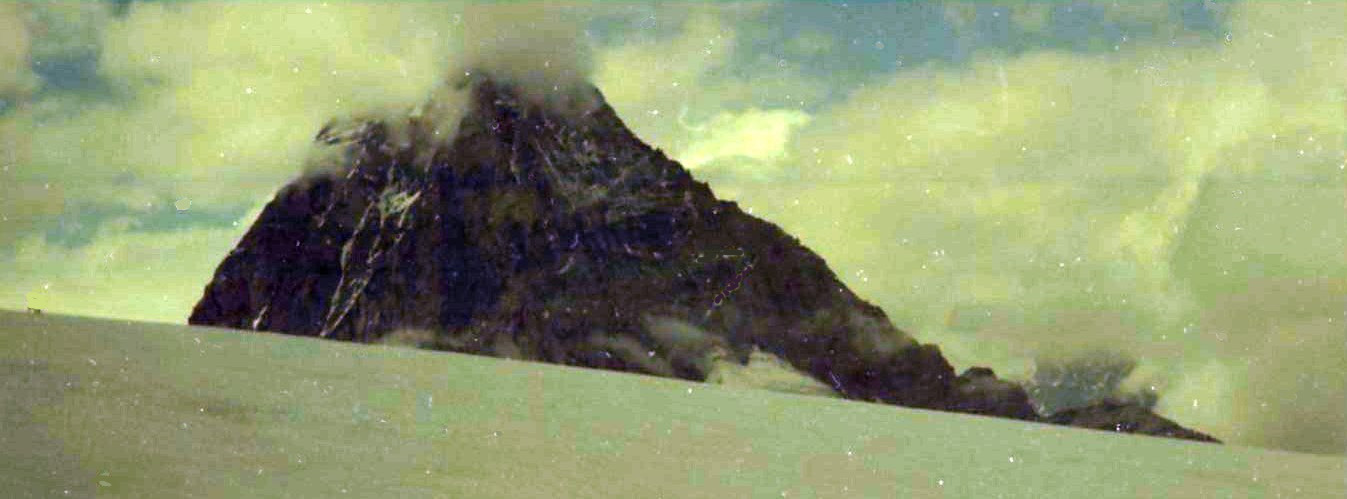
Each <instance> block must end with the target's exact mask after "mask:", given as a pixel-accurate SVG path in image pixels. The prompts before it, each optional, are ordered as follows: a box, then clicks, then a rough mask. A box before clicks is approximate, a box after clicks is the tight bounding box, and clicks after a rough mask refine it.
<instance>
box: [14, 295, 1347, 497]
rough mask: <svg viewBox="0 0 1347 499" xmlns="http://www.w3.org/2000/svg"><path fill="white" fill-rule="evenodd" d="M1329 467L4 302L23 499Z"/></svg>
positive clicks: (700, 490)
mask: <svg viewBox="0 0 1347 499" xmlns="http://www.w3.org/2000/svg"><path fill="white" fill-rule="evenodd" d="M1344 476H1345V475H1344V461H1343V459H1342V458H1341V457H1325V456H1311V455H1302V454H1292V453H1285V452H1276V451H1268V450H1261V449H1251V448H1241V447H1234V446H1220V445H1209V444H1199V443H1192V442H1184V441H1178V440H1168V439H1160V438H1151V437H1140V436H1129V435H1119V434H1112V433H1106V432H1095V431H1088V430H1079V429H1073V428H1064V427H1056V426H1047V425H1039V424H1028V423H1021V422H1016V421H1009V420H999V419H991V418H981V417H974V416H964V415H958V414H947V413H938V412H929V411H920V410H910V409H903V408H896V407H891V406H883V405H875V404H862V403H856V402H848V401H843V400H838V399H831V398H822V397H807V396H798V395H788V394H779V393H771V392H765V391H756V390H749V389H736V388H728V387H717V386H709V385H701V384H693V383H687V382H682V381H677V380H669V379H660V378H653V377H646V376H635V375H627V374H619V373H610V372H601V371H591V370H583V369H574V368H567V367H560V366H551V365H544V364H534V363H524V362H513V361H506V360H498V359H490V358H482V357H472V356H465V355H456V354H447V353H437V352H427V351H416V350H409V349H402V348H393V347H381V346H364V345H354V344H347V343H338V342H328V341H322V340H315V339H308V338H296V337H287V336H280V335H271V334H255V333H240V332H233V331H224V330H218V329H210V328H197V327H187V326H175V325H162V324H145V323H131V322H124V321H107V320H94V319H82V318H69V317H57V316H51V315H28V314H20V313H14V312H3V311H0V490H3V491H7V492H8V493H14V492H17V494H16V495H17V496H18V497H26V496H42V497H46V496H52V495H61V494H62V493H64V492H68V493H69V494H70V495H72V496H89V495H94V494H97V495H99V496H104V495H107V496H127V497H179V496H189V495H191V496H209V497H270V496H282V495H289V496H300V497H315V496H340V495H342V494H346V495H348V496H357V497H384V496H400V497H435V496H438V497H595V496H602V497H698V496H710V497H749V496H755V497H782V496H786V497H801V496H804V497H895V496H922V497H928V496H935V497H941V496H947V497H1095V498H1098V497H1135V496H1187V497H1225V496H1239V497H1243V496H1300V497H1343V496H1344V494H1347V484H1344ZM7 495H9V494H7Z"/></svg>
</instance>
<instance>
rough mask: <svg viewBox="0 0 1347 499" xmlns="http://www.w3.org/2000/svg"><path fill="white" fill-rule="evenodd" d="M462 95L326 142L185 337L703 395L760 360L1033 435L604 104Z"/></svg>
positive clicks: (1006, 399) (996, 386)
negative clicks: (248, 335) (577, 374)
mask: <svg viewBox="0 0 1347 499" xmlns="http://www.w3.org/2000/svg"><path fill="white" fill-rule="evenodd" d="M453 90H454V91H455V92H456V94H453V95H457V96H458V97H459V100H457V101H453V100H452V99H449V100H445V99H441V100H432V101H430V102H428V103H427V104H425V105H423V106H421V107H419V108H417V110H414V111H413V112H412V113H410V114H409V115H407V116H405V117H401V118H397V119H385V120H365V121H360V122H356V123H353V124H347V125H345V126H339V125H337V124H329V126H326V127H324V128H323V130H321V131H320V132H319V133H318V134H317V137H316V139H317V140H318V141H319V142H320V143H322V144H325V145H327V146H328V147H332V148H335V150H337V151H340V152H341V155H340V159H339V161H338V162H339V163H340V164H338V165H336V168H335V169H330V170H326V171H321V172H314V173H311V174H308V175H306V176H304V177H303V178H300V179H298V180H296V181H294V182H292V183H290V184H289V185H287V186H285V187H284V188H283V189H282V190H281V191H280V192H279V193H278V194H277V195H276V197H275V198H274V199H273V200H272V201H271V202H270V203H269V204H268V205H267V206H266V208H265V209H264V211H263V212H262V214H261V215H260V216H259V218H258V219H257V221H256V222H255V223H254V225H253V226H252V227H251V228H250V229H249V231H248V232H247V234H245V235H244V237H243V238H242V240H241V241H240V242H239V244H238V246H237V248H236V249H235V250H234V251H233V252H231V253H230V255H229V256H228V257H227V258H226V259H225V260H224V261H223V262H222V263H221V264H220V266H219V268H218V269H217V271H216V274H215V277H214V279H213V280H212V281H211V283H210V284H209V285H208V286H207V287H206V290H205V294H204V296H203V297H202V299H201V301H200V302H199V303H198V304H197V305H196V307H195V308H194V310H193V311H192V315H191V317H190V319H189V322H190V323H191V324H201V325H213V326H224V327H233V328H239V329H250V330H263V331H275V332H280V333H286V334H295V335H305V336H318V337H324V338H331V339H337V340H347V341H359V342H380V341H389V340H390V339H397V340H398V341H411V342H414V343H416V344H417V345H418V346H421V347H426V348H434V349H441V350H453V351H459V352H467V353H475V354H483V355H494V356H502V357H512V358H520V359H528V360H537V361H544V362H551V363H559V364H569V365H577V366H585V367H591V368H599V369H611V370H620V371H629V372H638V373H645V374H651V375H658V376H668V377H678V378H684V379H692V380H705V379H706V378H707V376H708V375H709V374H710V373H709V370H710V366H711V365H713V364H715V363H716V362H713V361H712V360H711V359H719V361H725V360H728V361H731V362H736V363H738V364H741V365H742V364H747V363H748V362H749V360H750V357H751V356H753V355H755V354H754V352H757V354H756V355H757V356H758V357H760V358H761V357H762V356H764V355H765V356H770V357H772V358H775V359H779V360H781V361H782V362H781V365H789V366H790V367H791V368H793V369H795V370H798V371H800V372H801V373H804V374H806V375H808V376H809V377H811V378H813V379H815V380H817V381H819V382H821V383H823V384H825V385H827V386H828V387H831V388H832V389H833V390H834V391H836V392H837V393H839V394H841V395H843V396H846V397H848V398H853V399H859V400H867V401H878V402H884V403H891V404H899V405H906V406H913V407H924V408H932V409H944V410H954V411H960V412H971V413H977V414H986V415H993V416H1003V417H1013V418H1019V419H1036V418H1037V416H1036V414H1035V413H1034V411H1033V409H1032V406H1030V405H1029V402H1028V398H1027V396H1025V394H1024V391H1023V389H1021V388H1020V387H1019V386H1017V385H1013V384H1010V383H1005V382H1001V381H999V380H996V379H995V378H994V376H992V375H991V374H990V372H987V373H982V372H981V371H978V372H976V373H973V374H970V375H965V376H963V377H956V376H955V375H954V371H953V368H952V367H951V366H950V365H949V363H948V362H947V361H946V360H945V358H944V357H943V356H942V355H941V354H940V351H939V349H938V348H936V347H935V346H933V345H920V344H918V343H917V342H916V341H914V340H913V339H912V338H910V337H909V336H908V335H907V334H905V333H903V332H902V331H899V330H898V329H896V328H895V327H894V326H893V324H892V323H890V322H889V320H888V318H887V317H886V316H885V314H884V312H883V311H881V310H880V309H879V308H878V307H875V306H874V305H872V304H870V303H867V302H865V301H864V300H862V299H860V298H859V297H857V296H856V295H855V294H854V293H853V292H852V291H851V290H849V289H847V287H846V286H845V285H844V284H842V283H841V282H840V281H839V280H838V279H837V277H836V275H835V274H834V273H833V272H832V271H831V270H830V269H829V268H828V266H827V264H826V263H825V262H824V261H823V259H822V258H820V257H819V256H818V255H817V254H815V253H814V252H812V251H810V250H809V249H808V248H805V247H804V246H802V245H801V244H800V242H799V241H798V240H797V239H796V238H794V237H791V236H790V235H788V234H786V233H785V232H783V231H782V230H781V229H779V228H778V227H776V226H775V225H772V224H771V223H768V222H766V221H763V220H760V219H757V218H754V217H752V216H750V215H748V214H746V213H744V212H742V211H741V210H740V209H739V208H738V206H737V205H736V204H735V203H733V202H726V201H721V200H718V199H716V198H715V196H714V195H713V194H712V192H711V189H710V188H709V187H708V186H707V185H706V184H705V183H702V182H698V181H696V180H695V179H693V177H692V175H691V174H689V172H688V171H687V170H685V169H684V168H683V167H682V166H681V165H679V164H678V163H676V162H674V161H672V160H670V159H669V158H667V157H665V155H664V154H663V153H661V152H660V151H658V150H656V149H653V148H651V147H649V146H647V145H646V144H644V143H643V142H641V141H640V140H639V139H638V138H637V137H636V136H635V135H634V134H633V133H632V132H631V131H630V130H629V129H627V127H626V126H625V125H624V124H623V123H622V121H621V120H620V119H619V118H618V116H617V114H616V113H615V112H614V111H613V109H612V108H611V107H609V106H608V105H607V103H605V102H604V100H603V96H602V94H601V93H600V92H599V91H598V90H597V89H595V88H593V87H592V86H589V85H578V86H572V87H571V88H563V87H562V86H560V85H555V86H553V87H539V86H538V85H536V84H527V85H520V84H515V83H511V82H509V81H505V80H501V79H496V78H492V77H491V76H490V75H488V74H486V73H480V72H479V73H468V74H466V75H465V78H464V79H462V80H460V81H459V82H457V84H456V86H455V87H454V88H453ZM460 105H461V106H460ZM719 361H717V362H719ZM767 364H772V363H770V362H769V363H767Z"/></svg>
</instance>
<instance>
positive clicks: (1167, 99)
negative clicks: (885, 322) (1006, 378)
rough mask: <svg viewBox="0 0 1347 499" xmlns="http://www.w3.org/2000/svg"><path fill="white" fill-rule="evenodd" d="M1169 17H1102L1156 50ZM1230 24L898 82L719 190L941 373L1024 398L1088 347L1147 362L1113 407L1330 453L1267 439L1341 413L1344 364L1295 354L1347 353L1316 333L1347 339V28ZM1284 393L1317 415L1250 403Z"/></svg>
mask: <svg viewBox="0 0 1347 499" xmlns="http://www.w3.org/2000/svg"><path fill="white" fill-rule="evenodd" d="M979 8H980V7H979ZM991 8H992V7H988V9H991ZM955 13H956V14H957V13H958V12H957V11H956V12H955ZM975 14H976V15H981V13H980V12H975ZM1057 14H1058V13H1057V12H1056V11H1054V12H1053V13H1052V15H1051V16H1049V22H1055V21H1054V19H1055V16H1057ZM1180 14H1181V12H1179V11H1178V9H1173V8H1168V7H1166V8H1165V9H1159V10H1145V11H1143V12H1140V13H1128V12H1121V11H1119V12H1114V13H1112V14H1109V15H1112V16H1115V17H1116V19H1113V20H1112V21H1110V22H1114V23H1115V24H1118V25H1131V24H1135V23H1132V21H1133V20H1136V19H1138V18H1146V19H1153V18H1155V16H1160V18H1161V19H1165V21H1164V22H1165V23H1167V24H1169V25H1171V27H1170V28H1166V29H1165V30H1161V32H1157V33H1160V34H1163V33H1180V32H1184V31H1183V30H1184V29H1185V28H1184V27H1183V26H1184V23H1183V22H1181V21H1180V20H1176V19H1174V18H1172V17H1165V16H1177V15H1180ZM1026 15H1029V14H1026ZM1033 15H1040V14H1033ZM1222 15H1223V16H1224V17H1223V19H1225V20H1227V25H1225V26H1223V27H1222V30H1223V31H1228V33H1229V36H1212V37H1208V38H1200V39H1201V40H1203V41H1202V42H1201V43H1197V42H1192V41H1185V42H1184V43H1171V41H1172V39H1166V37H1164V36H1158V37H1153V38H1152V39H1146V40H1135V39H1134V40H1131V41H1130V42H1129V43H1125V44H1120V46H1119V47H1118V49H1117V50H1112V47H1109V50H1068V49H1067V48H1043V47H1040V48H1031V49H1027V50H1022V51H1018V52H1012V53H1010V54H1006V53H1004V52H1002V51H986V52H980V53H975V54H973V55H972V56H971V57H970V58H969V59H968V61H967V62H966V63H961V64H950V63H947V62H931V63H928V64H925V65H922V66H920V67H916V68H905V69H901V70H899V71H897V72H895V73H893V74H892V75H891V76H890V77H889V78H888V80H887V81H885V82H882V83H880V84H870V85H866V86H865V87H863V88H858V89H857V90H856V91H854V92H853V93H852V94H851V95H850V96H849V98H848V99H847V100H846V101H845V102H842V103H839V104H837V105H835V106H831V107H829V108H827V109H823V110H820V111H818V112H815V113H812V114H811V116H812V120H811V121H810V122H809V123H808V124H807V125H805V126H803V127H801V128H800V129H799V130H798V131H797V132H796V134H795V135H794V137H793V139H792V140H791V143H792V144H793V147H792V149H791V150H790V151H789V156H788V158H786V159H785V160H783V161H782V162H781V164H783V165H784V166H783V167H782V168H784V169H785V172H786V173H785V174H784V175H779V176H777V177H776V178H775V179H773V180H771V181H768V182H765V183H764V182H762V181H761V180H758V179H754V178H752V177H751V175H750V174H748V173H742V174H737V175H727V176H725V177H724V181H723V182H722V183H720V184H718V185H716V186H715V187H716V188H717V191H718V192H723V191H725V190H732V191H735V192H736V196H737V197H738V199H739V201H740V204H741V205H743V206H746V207H750V208H754V209H756V210H757V213H759V214H762V215H764V216H765V217H766V218H768V219H769V220H772V221H774V222H776V223H778V224H781V225H783V226H784V227H785V228H786V229H787V231H789V232H791V233H793V234H797V235H799V236H800V237H801V239H802V240H803V241H804V242H805V243H806V244H807V245H808V246H810V247H811V248H814V249H815V250H817V251H819V252H820V253H821V254H823V256H825V257H826V258H827V259H828V261H829V264H830V266H832V267H833V268H834V269H835V270H836V271H837V272H838V274H839V275H840V276H842V277H843V278H844V280H845V281H847V283H848V284H849V285H851V286H852V287H853V289H857V290H858V292H860V293H861V294H862V296H866V297H868V298H870V299H873V300H875V301H877V302H878V303H879V304H880V305H881V306H883V307H884V309H885V310H886V311H887V312H888V313H889V314H890V316H891V317H893V318H894V319H895V322H896V323H897V324H898V326H899V327H900V328H903V329H906V330H909V331H911V332H913V334H914V335H915V336H917V337H919V338H921V339H922V340H923V341H934V342H936V343H938V344H940V345H941V347H942V350H944V351H945V352H946V354H947V355H949V357H950V358H951V360H952V362H953V363H954V364H956V365H963V366H969V365H986V364H990V365H992V366H993V367H995V368H996V370H997V371H998V372H1001V373H1006V374H1009V375H1010V376H1012V377H1015V378H1019V379H1029V378H1030V377H1032V376H1033V375H1034V372H1035V365H1034V361H1033V359H1036V358H1039V359H1043V360H1044V361H1051V360H1052V359H1068V358H1072V357H1074V356H1077V355H1084V354H1087V353H1088V352H1092V351H1096V350H1100V349H1103V350H1106V351H1110V352H1116V353H1115V354H1114V355H1120V356H1122V357H1123V358H1132V359H1137V362H1138V368H1137V369H1136V370H1135V371H1134V372H1133V378H1135V379H1133V380H1131V381H1130V383H1131V384H1128V385H1126V387H1128V388H1135V387H1136V386H1140V385H1141V384H1142V383H1143V381H1141V380H1142V379H1143V378H1144V380H1145V381H1144V384H1145V386H1146V387H1147V388H1149V386H1157V388H1158V389H1161V393H1160V394H1159V395H1160V400H1159V405H1158V407H1159V409H1160V410H1161V412H1162V413H1164V414H1165V415H1167V416H1170V417H1173V418H1175V419H1177V420H1179V422H1181V423H1184V424H1189V425H1193V426H1196V427H1197V428H1198V429H1201V430H1204V431H1211V432H1213V433H1215V434H1216V435H1217V436H1218V437H1222V438H1225V439H1227V440H1229V441H1232V442H1236V443H1256V444H1258V445H1273V446H1278V447H1283V448H1296V449H1303V450H1314V449H1323V448H1325V447H1331V446H1332V445H1337V444H1336V442H1340V441H1341V428H1340V425H1337V426H1334V425H1323V424H1306V425H1301V426H1297V427H1294V428H1293V429H1292V430H1275V431H1274V430H1273V428H1274V425H1273V423H1272V421H1273V420H1274V419H1275V418H1276V417H1278V416H1279V415H1281V414H1285V415H1286V416H1287V417H1288V418H1290V417H1294V418H1297V419H1299V420H1303V421H1307V422H1310V423H1313V422H1315V421H1327V420H1330V419H1333V418H1337V419H1339V420H1340V419H1341V418H1342V416H1343V411H1344V409H1343V407H1342V405H1341V404H1336V405H1335V404H1334V403H1333V401H1336V400H1340V399H1341V397H1342V393H1343V389H1342V387H1341V385H1340V384H1335V383H1330V382H1327V381H1325V380H1326V379H1330V378H1334V379H1341V378H1344V377H1347V373H1344V372H1343V370H1342V369H1343V368H1342V366H1343V365H1347V359H1344V357H1347V355H1345V354H1344V352H1343V351H1342V349H1341V348H1338V349H1318V350H1314V351H1313V353H1314V355H1311V350H1309V349H1303V348H1299V347H1297V348H1291V347H1286V345H1294V344H1297V343H1296V342H1298V341H1299V340H1300V336H1301V335H1302V334H1306V335H1317V336H1315V337H1316V338H1320V341H1325V342H1327V341H1336V342H1337V343H1338V344H1339V345H1340V344H1341V343H1342V342H1343V341H1347V333H1344V332H1343V331H1347V329H1343V328H1341V327H1340V324H1339V327H1337V329H1328V328H1326V327H1323V328H1321V327H1318V326H1316V327H1310V326H1307V325H1306V324H1328V322H1327V321H1329V320H1330V319H1334V318H1336V319H1334V320H1336V321H1342V320H1343V318H1342V316H1341V313H1342V309H1343V304H1342V302H1341V299H1340V297H1341V296H1343V294H1342V292H1341V291H1339V288H1341V286H1342V285H1341V284H1339V283H1340V282H1342V281H1341V279H1342V278H1343V276H1347V262H1344V260H1343V256H1342V252H1341V251H1342V250H1341V248H1343V247H1344V246H1347V222H1344V219H1343V217H1341V213H1342V209H1343V206H1344V204H1345V201H1347V200H1344V198H1343V196H1344V192H1343V191H1342V189H1341V184H1342V182H1343V181H1344V175H1345V174H1344V173H1343V171H1344V170H1343V168H1344V164H1347V163H1345V159H1344V155H1345V154H1347V152H1345V151H1344V147H1347V130H1344V127H1347V115H1344V113H1347V106H1345V105H1344V102H1347V99H1345V98H1344V93H1345V91H1347V89H1345V88H1344V86H1343V85H1342V83H1341V82H1343V81H1347V67H1344V66H1345V65H1347V50H1344V49H1345V48H1347V42H1345V39H1344V36H1343V35H1342V34H1341V33H1340V28H1341V22H1340V20H1341V19H1344V18H1347V12H1344V6H1343V5H1341V4H1336V3H1328V4H1324V5H1320V3H1315V4H1313V5H1301V4H1296V5H1291V4H1263V3H1239V4H1234V5H1231V6H1230V8H1229V10H1228V11H1227V12H1225V13H1224V14H1222ZM1138 16H1140V17H1138ZM1148 16H1149V17H1148ZM970 22H971V21H970ZM1023 22H1026V23H1030V24H1032V23H1037V22H1039V20H1033V19H1030V20H1027V21H1023ZM1142 24H1144V23H1142ZM1041 29H1048V31H1051V29H1050V27H1048V28H1041ZM1166 30H1168V31H1166ZM1184 33H1186V32H1184ZM1044 46H1045V47H1053V46H1054V45H1052V44H1045V45H1044ZM820 213H826V215H822V216H821V215H820ZM1325 279H1327V280H1325ZM1296 282H1301V283H1305V284H1295V285H1292V284H1287V283H1296ZM1335 293H1336V294H1335ZM1232 295H1244V296H1245V298H1238V299H1234V301H1231V300H1232ZM1269 297H1277V298H1275V299H1269ZM1260 301H1262V302H1268V303H1269V304H1268V305H1266V306H1250V304H1254V303H1258V302H1260ZM1236 303H1238V305H1237V304H1236ZM1222 317H1226V318H1229V319H1228V320H1227V319H1222ZM1307 321H1308V322H1307ZM1315 321H1318V322H1315ZM1293 331H1294V332H1293ZM1324 337H1327V338H1331V340H1324V339H1322V338H1324ZM1325 350H1326V351H1325ZM1293 366H1294V367H1293ZM1255 371H1257V372H1256V373H1255ZM1299 373H1312V376H1313V377H1314V379H1317V380H1319V383H1318V384H1317V385H1315V386H1316V387H1317V388H1314V389H1313V390H1311V389H1309V388H1306V389H1305V392H1304V395H1305V396H1308V397H1317V399H1316V400H1326V401H1328V402H1326V403H1324V404H1317V403H1316V404H1302V405H1299V406H1294V407H1295V408H1294V409H1293V405H1294V403H1293V402H1290V401H1289V400H1288V401H1287V402H1285V403H1278V402H1276V401H1273V400H1269V398H1270V397H1272V396H1273V395H1274V394H1273V392H1271V391H1269V390H1267V389H1265V388H1262V387H1267V386H1283V387H1292V386H1297V387H1299V386H1302V385H1297V384H1296V383H1295V382H1294V381H1293V379H1296V377H1297V376H1301V374H1299ZM1110 383H1112V381H1110ZM1163 390H1168V391H1167V392H1166V391H1163ZM1110 391H1111V390H1110ZM1194 400H1196V401H1197V406H1196V407H1197V409H1194V406H1193V401H1194ZM1264 403H1266V404H1267V407H1268V408H1267V409H1266V410H1265V411H1266V412H1259V411H1264V409H1263V406H1262V404H1264ZM1254 409H1257V410H1254ZM1240 414H1251V415H1258V414H1263V416H1258V417H1254V416H1247V417H1246V416H1239V415H1240ZM1294 414H1299V415H1298V416H1293V415H1294ZM1274 435H1275V436H1274ZM1314 441H1325V442H1334V443H1333V444H1330V445H1328V446H1319V447H1315V446H1310V445H1306V442H1314ZM1339 447H1340V445H1339Z"/></svg>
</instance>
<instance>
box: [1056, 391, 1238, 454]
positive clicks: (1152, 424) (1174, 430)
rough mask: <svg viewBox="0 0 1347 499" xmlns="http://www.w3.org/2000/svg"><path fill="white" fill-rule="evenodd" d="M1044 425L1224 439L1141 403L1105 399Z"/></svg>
mask: <svg viewBox="0 0 1347 499" xmlns="http://www.w3.org/2000/svg"><path fill="white" fill-rule="evenodd" d="M1044 422H1047V423H1052V424H1059V425H1067V426H1078V427H1081V428H1091V429H1095V430H1105V431H1116V432H1122V433H1141V434H1145V435H1155V436H1158V437H1170V438H1182V439H1187V440H1197V441H1199V442H1216V443H1219V442H1220V440H1217V439H1215V438H1213V437H1212V436H1211V435H1207V434H1205V433H1201V432H1197V431H1193V430H1190V429H1187V428H1184V427H1182V426H1179V424H1178V423H1175V422H1173V421H1170V420H1168V419H1165V418H1163V417H1160V416H1159V415H1156V414H1155V413H1154V412H1151V410H1150V409H1147V408H1146V407H1145V406H1142V405H1140V404H1137V403H1129V402H1122V401H1118V400H1112V399H1105V400H1103V401H1099V402H1095V403H1093V404H1090V405H1086V406H1084V407H1078V408H1072V409H1065V410H1061V411H1058V412H1056V413H1054V414H1052V415H1051V416H1048V417H1046V418H1044Z"/></svg>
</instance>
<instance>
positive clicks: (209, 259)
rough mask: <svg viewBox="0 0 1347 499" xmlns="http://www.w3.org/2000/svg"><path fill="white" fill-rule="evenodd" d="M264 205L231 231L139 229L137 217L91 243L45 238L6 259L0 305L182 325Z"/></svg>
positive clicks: (1, 263) (0, 268) (0, 266)
mask: <svg viewBox="0 0 1347 499" xmlns="http://www.w3.org/2000/svg"><path fill="white" fill-rule="evenodd" d="M259 213H261V208H260V206H259V207H258V208H256V209H254V210H252V211H251V212H249V213H248V214H246V215H245V216H243V217H242V218H241V219H240V220H238V221H237V223H236V224H231V225H229V226H226V227H194V228H185V229H179V230H171V231H141V230H134V229H133V226H134V219H131V218H122V219H119V220H115V221H113V222H110V223H107V224H104V225H103V226H102V227H101V228H100V229H99V231H98V234H97V235H96V236H95V237H94V238H93V240H92V242H91V243H89V244H87V245H83V246H79V247H70V246H65V245H61V244H57V243H51V242H48V241H47V240H46V238H45V237H43V236H42V235H41V234H33V235H29V236H26V237H24V238H22V239H21V240H20V241H19V242H18V244H17V245H16V249H15V251H14V253H13V255H11V256H10V257H8V258H0V273H3V274H4V275H6V276H7V279H6V280H7V283H6V286H4V287H0V307H2V308H7V309H11V310H14V309H17V310H22V309H23V308H24V307H33V308H38V309H42V310H44V311H46V312H54V313H66V314H72V315H86V316H94V317H108V318H117V319H128V320H142V321H153V322H172V323H182V322H184V321H185V320H186V318H187V314H188V313H189V312H190V311H191V309H192V306H193V305H195V304H196V301H197V300H198V299H199V298H200V297H201V292H202V290H203V289H204V288H205V285H206V283H207V282H209V280H210V276H211V275H212V274H213V273H214V271H215V267H216V266H217V265H219V263H220V261H221V260H223V259H224V257H225V255H227V254H228V253H229V251H230V249H232V248H233V246H234V243H235V242H236V241H237V240H238V238H239V237H242V235H243V233H244V231H246V230H247V228H248V227H249V226H250V225H251V224H252V221H253V220H254V219H256V217H257V215H258V214H259Z"/></svg>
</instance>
